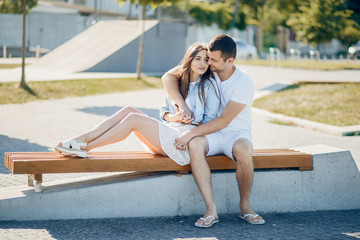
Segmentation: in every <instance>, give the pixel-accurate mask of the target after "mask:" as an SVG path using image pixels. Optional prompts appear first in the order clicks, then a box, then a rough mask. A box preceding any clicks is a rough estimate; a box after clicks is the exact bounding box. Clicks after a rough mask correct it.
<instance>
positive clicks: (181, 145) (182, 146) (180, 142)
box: [175, 130, 193, 150]
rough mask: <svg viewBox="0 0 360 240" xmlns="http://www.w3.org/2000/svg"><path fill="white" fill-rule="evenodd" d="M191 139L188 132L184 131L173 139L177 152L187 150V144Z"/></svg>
mask: <svg viewBox="0 0 360 240" xmlns="http://www.w3.org/2000/svg"><path fill="white" fill-rule="evenodd" d="M192 138H193V137H192V136H191V133H190V131H189V130H188V131H185V132H183V133H182V134H180V136H179V137H178V138H177V139H175V147H176V149H178V150H186V149H187V148H188V145H189V142H190V140H191V139H192Z"/></svg>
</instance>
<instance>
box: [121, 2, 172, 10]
mask: <svg viewBox="0 0 360 240" xmlns="http://www.w3.org/2000/svg"><path fill="white" fill-rule="evenodd" d="M116 1H117V2H118V3H119V4H123V3H125V2H130V3H131V4H134V3H139V4H140V5H141V6H145V5H149V6H150V7H151V8H153V9H156V8H157V7H159V6H161V5H166V6H169V5H171V4H172V3H174V2H177V1H178V0H116Z"/></svg>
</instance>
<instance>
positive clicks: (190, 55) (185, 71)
mask: <svg viewBox="0 0 360 240" xmlns="http://www.w3.org/2000/svg"><path fill="white" fill-rule="evenodd" d="M202 50H205V51H208V49H207V46H206V44H203V43H195V44H193V45H191V46H190V47H189V48H188V50H187V51H186V53H185V56H184V59H183V60H182V63H181V65H180V67H179V69H178V70H177V71H176V72H175V73H174V74H173V75H175V76H177V77H178V78H179V90H180V93H181V95H182V97H183V98H184V99H186V97H187V95H188V92H189V85H190V71H191V62H192V61H193V60H194V58H195V57H196V55H197V54H198V53H199V52H200V51H202ZM210 77H214V75H213V73H212V72H211V70H210V67H208V69H207V70H206V72H205V73H204V74H203V75H201V79H200V83H199V92H198V94H199V98H200V100H201V101H202V102H203V103H205V104H206V102H205V101H206V99H205V91H204V83H205V82H206V81H207V80H209V79H210ZM211 84H212V85H213V83H212V82H211ZM214 88H215V86H214ZM216 89H217V88H215V90H216ZM216 94H217V91H216ZM218 97H219V96H218Z"/></svg>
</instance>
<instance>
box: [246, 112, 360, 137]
mask: <svg viewBox="0 0 360 240" xmlns="http://www.w3.org/2000/svg"><path fill="white" fill-rule="evenodd" d="M252 112H253V113H255V114H258V115H261V116H265V117H267V118H272V119H277V120H279V121H284V122H292V123H295V124H296V125H297V126H300V127H303V128H307V129H311V130H315V131H319V132H324V133H330V134H333V135H337V136H359V135H360V125H354V126H346V127H338V126H334V125H329V124H324V123H318V122H313V121H309V120H306V119H301V118H296V117H289V116H285V115H282V114H278V113H272V112H269V111H266V110H262V109H259V108H255V107H253V108H252Z"/></svg>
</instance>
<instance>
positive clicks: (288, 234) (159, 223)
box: [0, 210, 360, 240]
mask: <svg viewBox="0 0 360 240" xmlns="http://www.w3.org/2000/svg"><path fill="white" fill-rule="evenodd" d="M197 217H198V216H190V217H188V216H186V217H173V218H118V219H86V220H68V221H31V222H0V238H1V239H7V240H17V239H43V240H45V239H58V240H79V239H86V240H98V239H101V240H102V239H124V240H129V239H139V240H140V239H144V240H145V239H146V240H152V239H153V240H162V239H164V240H165V239H166V240H171V239H188V240H190V239H192V240H195V239H198V240H200V239H202V240H216V239H218V240H238V239H243V240H270V239H274V240H275V239H276V240H278V239H287V240H291V239H306V240H312V239H317V240H319V239H320V240H321V239H324V240H325V239H326V240H328V239H332V240H336V239H342V240H346V239H349V240H351V239H352V240H356V239H359V238H360V229H359V226H360V210H352V211H341V212H340V211H324V212H302V213H286V214H276V213H274V214H264V215H263V217H264V218H265V219H266V221H267V222H266V224H265V225H263V226H253V225H249V224H247V223H245V222H243V221H242V220H241V219H239V218H238V217H237V215H234V214H232V215H223V216H220V217H219V219H220V222H219V223H218V224H215V225H214V226H213V228H211V229H199V228H195V227H193V225H194V222H195V221H196V218H197ZM349 219H351V221H350V220H349Z"/></svg>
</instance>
